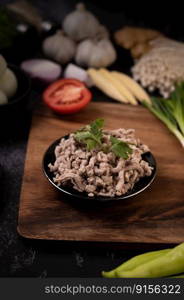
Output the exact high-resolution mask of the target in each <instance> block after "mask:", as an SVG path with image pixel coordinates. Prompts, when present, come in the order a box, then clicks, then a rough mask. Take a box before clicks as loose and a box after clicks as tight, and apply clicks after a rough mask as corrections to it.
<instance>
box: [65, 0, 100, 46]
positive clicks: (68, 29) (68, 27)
mask: <svg viewBox="0 0 184 300" xmlns="http://www.w3.org/2000/svg"><path fill="white" fill-rule="evenodd" d="M62 27H63V29H64V32H65V33H66V34H67V35H68V36H69V37H70V38H71V39H73V40H75V41H81V40H83V39H86V38H91V37H94V36H96V34H97V32H98V30H99V22H98V20H97V18H96V17H95V16H94V15H93V14H92V13H90V12H89V11H88V10H86V9H85V6H84V4H83V3H79V4H77V6H76V10H75V11H73V12H71V13H70V14H68V15H67V16H66V17H65V19H64V21H63V26H62Z"/></svg>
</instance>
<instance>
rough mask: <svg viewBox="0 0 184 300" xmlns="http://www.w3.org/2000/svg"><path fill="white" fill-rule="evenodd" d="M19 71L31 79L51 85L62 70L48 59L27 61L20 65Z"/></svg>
mask: <svg viewBox="0 0 184 300" xmlns="http://www.w3.org/2000/svg"><path fill="white" fill-rule="evenodd" d="M21 69H22V70H23V71H25V72H26V73H28V74H29V75H30V76H31V77H32V78H35V79H38V80H41V81H43V82H45V83H51V82H53V81H55V80H56V79H58V78H59V76H60V75H61V72H62V68H61V66H60V65H59V64H57V63H55V62H52V61H50V60H48V59H29V60H25V61H23V62H22V63H21Z"/></svg>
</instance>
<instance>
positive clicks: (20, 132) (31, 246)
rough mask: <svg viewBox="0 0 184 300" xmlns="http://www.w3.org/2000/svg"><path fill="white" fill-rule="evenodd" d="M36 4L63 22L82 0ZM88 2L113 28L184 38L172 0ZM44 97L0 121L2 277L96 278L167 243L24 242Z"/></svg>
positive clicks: (35, 95) (179, 11) (180, 18)
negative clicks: (36, 124)
mask: <svg viewBox="0 0 184 300" xmlns="http://www.w3.org/2000/svg"><path fill="white" fill-rule="evenodd" d="M7 2H11V1H0V4H5V3H7ZM31 2H33V3H34V4H35V5H36V6H37V7H38V9H39V10H40V12H41V14H42V15H43V18H44V19H45V20H48V19H49V20H52V21H53V22H56V23H61V21H62V19H63V17H64V16H65V15H66V14H67V13H68V12H70V11H71V10H72V9H73V8H74V5H75V3H76V2H78V1H74V0H67V1H62V0H50V1H44V0H38V1H31ZM85 2H86V4H87V7H88V8H89V9H90V10H91V11H93V12H94V13H95V14H96V16H97V17H98V18H99V20H100V21H101V23H102V24H105V25H106V26H107V27H108V28H109V29H110V30H111V32H113V31H115V30H116V29H118V28H120V27H122V26H123V25H135V26H144V27H151V28H155V29H158V30H161V31H162V32H163V33H165V34H166V35H168V36H170V37H172V38H175V39H178V40H181V41H182V40H183V39H184V26H183V23H184V22H183V8H182V5H181V4H180V5H179V4H178V3H176V4H175V3H174V2H173V1H172V4H170V3H169V2H167V5H166V4H165V5H164V7H162V6H161V4H160V3H159V4H156V2H155V1H147V3H146V4H143V3H141V2H140V1H128V3H125V1H121V3H120V2H119V1H97V0H93V1H92V0H91V1H85ZM160 2H161V1H160ZM122 59H123V58H122ZM127 59H128V58H127ZM120 64H121V68H122V71H127V66H128V64H129V61H128V63H127V64H126V61H125V62H121V61H120ZM117 67H118V66H117ZM123 68H124V69H123ZM125 69H126V70H125ZM39 98H40V92H39V91H38V90H35V89H34V90H33V91H32V93H31V99H30V104H31V105H30V106H29V110H26V111H24V112H23V114H21V115H20V116H19V115H16V116H15V119H14V120H13V119H12V118H7V120H6V122H5V123H4V122H3V123H2V122H1V123H0V125H1V128H0V133H1V136H2V135H3V136H4V137H1V139H0V165H1V167H0V276H1V277H2V276H4V277H5V276H35V277H47V276H48V277H51V276H60V277H96V276H100V271H101V270H108V269H111V268H114V267H115V266H116V265H118V264H120V263H121V262H122V261H124V260H126V259H128V258H129V257H131V256H133V255H136V254H138V253H142V252H144V251H147V250H148V249H151V250H152V249H155V248H162V247H163V246H164V245H158V246H156V245H150V246H148V245H138V244H137V245H123V246H121V247H118V248H117V246H116V245H109V244H93V243H92V244H81V243H77V242H75V243H66V242H46V241H39V242H38V241H31V240H25V239H23V238H21V237H20V236H19V235H18V234H17V231H16V226H17V213H18V204H19V195H20V187H21V180H22V174H23V166H24V160H25V153H26V145H27V139H28V133H29V127H30V121H31V114H32V107H33V106H35V105H37V104H38V102H39V101H40V99H39ZM7 124H8V125H7ZM8 128H10V131H8ZM35 188H36V187H35Z"/></svg>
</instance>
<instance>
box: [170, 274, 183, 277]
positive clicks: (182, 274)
mask: <svg viewBox="0 0 184 300" xmlns="http://www.w3.org/2000/svg"><path fill="white" fill-rule="evenodd" d="M169 278H184V274H181V275H178V276H177V275H176V276H171V277H169Z"/></svg>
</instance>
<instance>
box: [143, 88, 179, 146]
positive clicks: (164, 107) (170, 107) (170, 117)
mask: <svg viewBox="0 0 184 300" xmlns="http://www.w3.org/2000/svg"><path fill="white" fill-rule="evenodd" d="M151 100H152V104H148V103H147V102H145V101H144V102H143V105H144V106H145V107H147V108H148V109H149V110H150V111H151V112H152V113H153V114H154V115H155V116H156V117H157V118H158V119H160V120H161V121H162V122H163V123H164V124H165V125H166V126H167V127H168V128H169V130H170V131H171V132H172V133H173V134H174V135H175V136H176V137H177V139H178V140H179V141H180V143H181V145H182V146H183V147H184V83H181V84H179V85H177V86H176V89H175V91H174V92H173V93H172V94H171V97H170V99H168V100H166V99H162V98H156V97H153V98H152V99H151Z"/></svg>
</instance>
